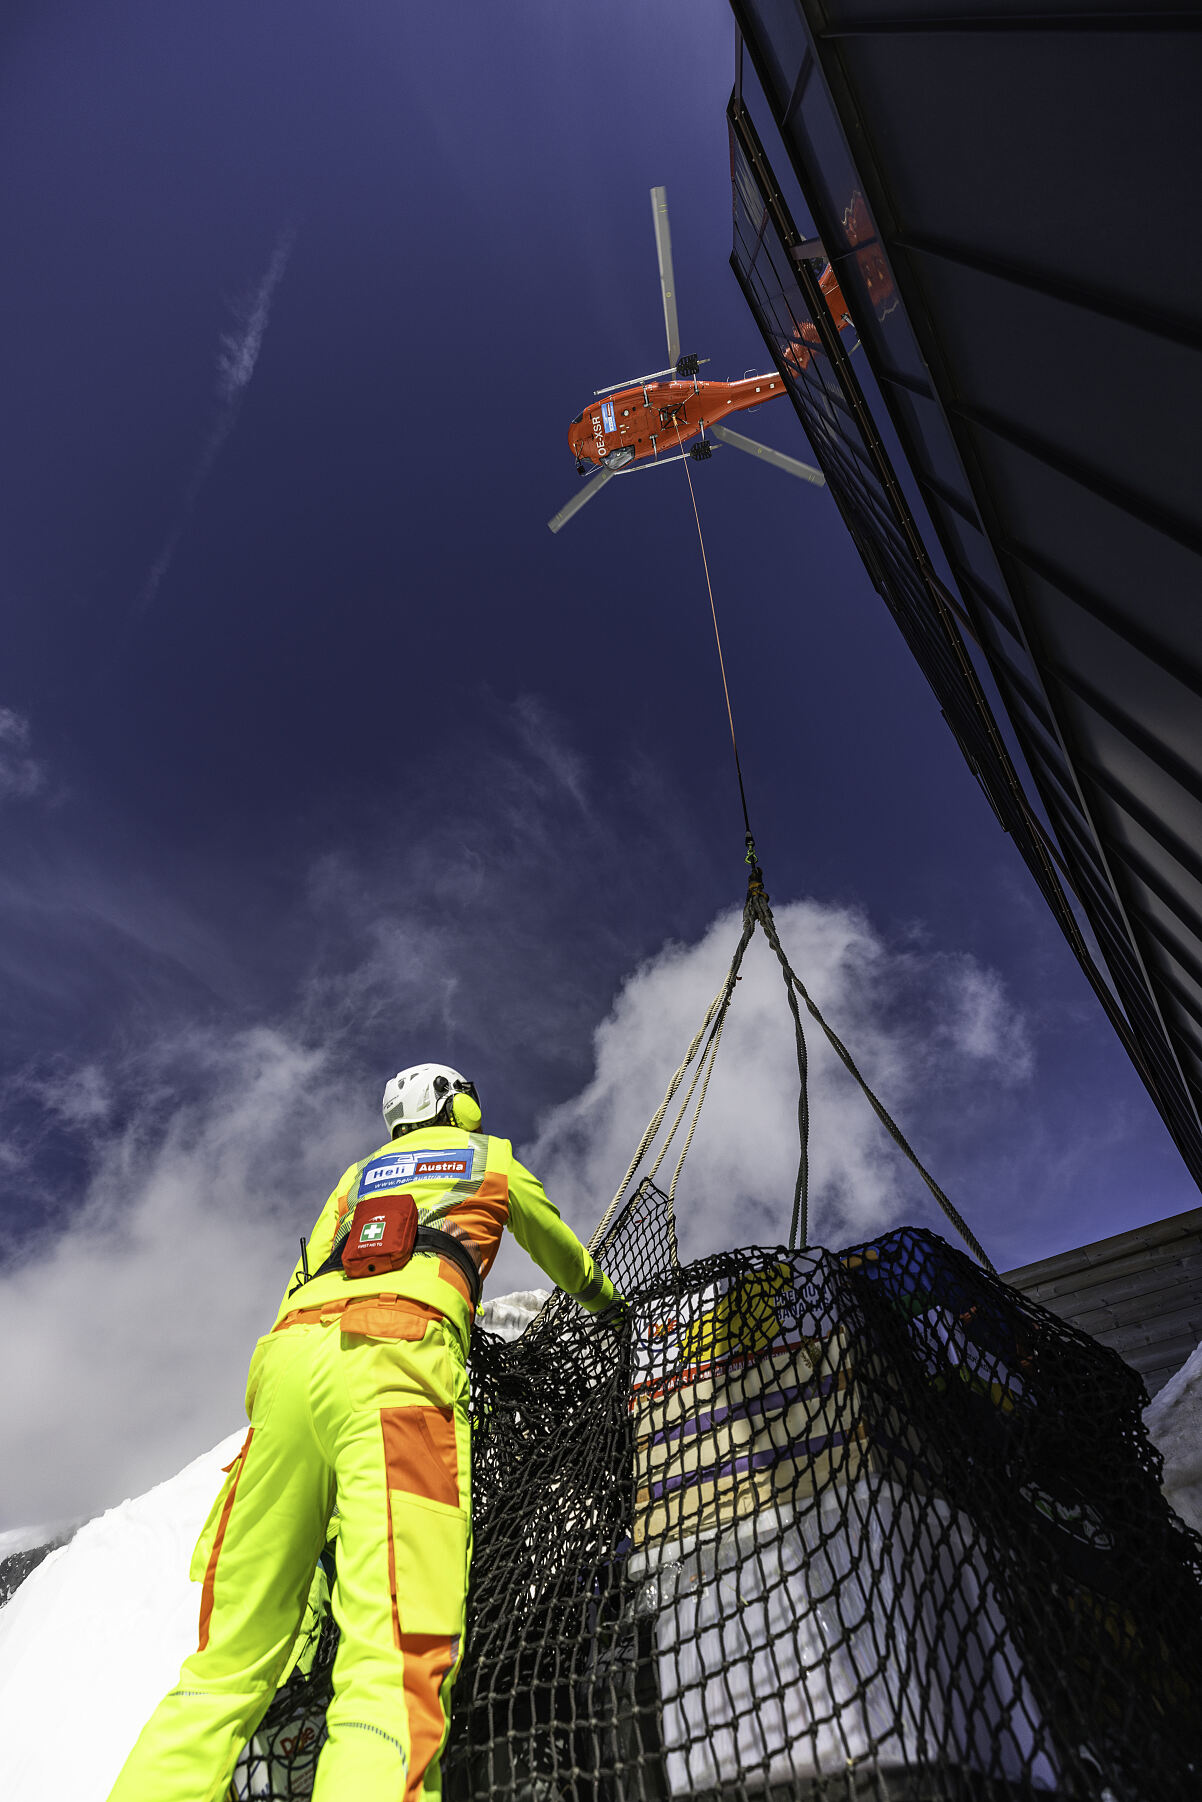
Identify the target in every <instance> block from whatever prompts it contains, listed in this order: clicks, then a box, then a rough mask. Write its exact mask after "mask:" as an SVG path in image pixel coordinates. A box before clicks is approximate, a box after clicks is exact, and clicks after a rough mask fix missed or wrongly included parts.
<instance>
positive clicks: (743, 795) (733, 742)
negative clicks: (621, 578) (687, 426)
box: [672, 418, 755, 863]
mask: <svg viewBox="0 0 1202 1802" xmlns="http://www.w3.org/2000/svg"><path fill="white" fill-rule="evenodd" d="M672 424H673V426H674V428H675V430H676V442H677V445H678V446H679V447H680V454H681V458H682V460H683V462H684V473H685V477H686V479H687V481H688V484H689V499H690V500H691V501H692V503H693V518H694V519H695V520H696V522H697V542H698V544H699V545H700V546H701V567H702V569H703V570H704V571H705V586H706V590H707V592H708V594H709V597H710V618H711V619H712V620H713V622H714V643H715V644H716V645H717V647H718V668H719V669H720V670H721V671H722V693H723V694H724V695H725V696H726V717H727V719H728V721H729V722H730V748H731V750H732V751H733V752H734V754H735V775H736V776H737V777H738V779H739V800H740V801H741V802H742V803H743V830H744V832H745V833H746V834H747V851H748V857H747V861H748V863H754V862H755V848H754V845H753V842H752V837H751V821H750V820H749V819H748V817H747V791H746V789H745V788H744V787H743V765H742V764H741V763H740V762H739V741H738V739H737V738H736V737H735V716H734V712H733V710H732V708H731V705H730V689H729V688H728V686H727V682H726V659H725V657H724V656H723V655H722V634H721V632H719V630H718V609H717V608H716V607H715V605H714V586H713V583H712V582H711V581H710V565H709V558H708V557H707V556H706V554H705V538H704V536H703V534H702V531H701V515H700V514H699V513H698V511H697V496H696V495H695V494H694V492H693V476H692V472H691V471H690V469H689V459H688V456H687V455H686V453H685V448H684V444H683V442H682V440H681V436H680V421H679V420H677V419H675V418H674V419H673V421H672Z"/></svg>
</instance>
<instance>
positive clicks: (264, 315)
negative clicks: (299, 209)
mask: <svg viewBox="0 0 1202 1802" xmlns="http://www.w3.org/2000/svg"><path fill="white" fill-rule="evenodd" d="M294 240H295V234H294V233H293V232H292V231H290V230H286V231H282V232H281V233H280V235H279V237H278V238H277V239H276V243H275V248H274V250H273V251H272V253H271V261H270V263H269V264H268V265H267V268H266V270H265V271H264V273H263V276H262V279H261V280H260V281H259V283H258V285H257V286H256V287H255V288H254V289H253V290H252V291H251V293H250V294H248V295H246V296H244V297H243V298H242V299H241V300H239V301H237V302H235V304H234V309H233V310H234V315H235V318H236V320H237V327H236V329H235V330H234V331H232V332H223V333H222V336H221V345H220V348H219V350H218V352H217V392H218V395H219V396H220V398H221V400H222V401H223V402H225V403H226V404H227V405H229V404H230V403H231V402H233V401H236V400H237V398H238V396H239V395H240V394H241V393H242V391H243V389H244V388H246V386H247V385H248V383H249V382H250V378H251V377H252V376H253V374H254V373H255V364H256V363H257V362H258V360H259V352H260V351H261V350H262V348H263V338H264V335H265V333H266V331H267V324H268V321H269V319H270V318H271V303H272V301H273V300H274V299H275V291H276V289H277V288H278V287H279V285H280V283H281V282H282V281H283V279H284V272H285V270H286V269H287V267H288V259H289V257H290V256H291V255H292V246H293V243H294Z"/></svg>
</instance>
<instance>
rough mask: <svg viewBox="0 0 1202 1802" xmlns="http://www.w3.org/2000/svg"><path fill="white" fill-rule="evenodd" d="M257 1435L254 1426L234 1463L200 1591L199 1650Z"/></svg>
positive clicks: (206, 1640) (204, 1641) (205, 1636)
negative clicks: (227, 1533)
mask: <svg viewBox="0 0 1202 1802" xmlns="http://www.w3.org/2000/svg"><path fill="white" fill-rule="evenodd" d="M254 1436H255V1429H254V1428H253V1427H251V1428H250V1430H249V1431H248V1433H247V1435H246V1438H245V1439H244V1440H243V1441H242V1450H241V1451H240V1452H239V1453H238V1456H237V1457H236V1458H235V1460H234V1463H235V1464H236V1465H237V1466H238V1469H237V1471H236V1472H235V1475H234V1480H233V1482H232V1483H231V1484H230V1492H229V1494H228V1495H227V1496H226V1498H225V1507H224V1508H223V1509H222V1510H221V1519H220V1520H219V1521H218V1523H217V1533H216V1537H215V1538H214V1540H213V1550H212V1551H211V1552H210V1553H209V1562H208V1564H207V1566H206V1567H205V1576H204V1584H203V1586H202V1587H201V1591H200V1644H199V1646H198V1647H197V1650H198V1651H200V1652H203V1651H204V1649H205V1647H206V1646H207V1645H208V1643H209V1622H210V1621H211V1619H212V1618H213V1584H214V1581H215V1579H216V1576H217V1560H218V1558H220V1556H221V1547H222V1543H223V1541H224V1539H225V1529H226V1528H227V1527H228V1526H229V1522H230V1513H231V1510H232V1509H233V1506H234V1497H235V1496H236V1495H237V1493H238V1484H239V1483H240V1482H241V1480H242V1472H243V1471H244V1470H245V1469H246V1454H247V1453H248V1452H249V1450H250V1442H251V1440H252V1439H253V1438H254ZM231 1468H232V1466H231Z"/></svg>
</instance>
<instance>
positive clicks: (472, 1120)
mask: <svg viewBox="0 0 1202 1802" xmlns="http://www.w3.org/2000/svg"><path fill="white" fill-rule="evenodd" d="M448 1111H449V1113H450V1116H451V1120H452V1123H453V1124H454V1125H455V1126H458V1127H459V1128H460V1129H461V1131H463V1132H465V1133H474V1132H475V1131H476V1130H477V1128H478V1127H479V1125H480V1122H481V1120H482V1119H483V1115H482V1114H481V1112H480V1103H479V1102H478V1101H477V1100H476V1097H475V1096H474V1095H468V1094H467V1093H466V1092H465V1091H464V1090H460V1092H459V1093H458V1094H457V1095H453V1096H452V1097H451V1100H450V1103H449V1107H448Z"/></svg>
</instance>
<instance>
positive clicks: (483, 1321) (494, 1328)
mask: <svg viewBox="0 0 1202 1802" xmlns="http://www.w3.org/2000/svg"><path fill="white" fill-rule="evenodd" d="M550 1299H551V1291H550V1290H549V1289H516V1290H515V1291H514V1293H513V1294H512V1295H498V1297H497V1299H496V1301H486V1302H482V1303H481V1305H480V1312H479V1313H478V1314H477V1316H476V1318H477V1320H478V1321H479V1322H480V1325H481V1326H482V1327H484V1328H486V1329H487V1331H488V1332H490V1333H496V1335H497V1337H498V1338H499V1339H509V1340H513V1339H517V1338H520V1337H521V1335H522V1334H523V1333H524V1332H525V1330H526V1328H527V1327H528V1326H529V1325H530V1322H531V1321H532V1320H533V1319H534V1316H535V1315H536V1314H537V1313H538V1311H539V1309H540V1308H541V1307H542V1306H543V1303H544V1302H547V1301H549V1300H550Z"/></svg>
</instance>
